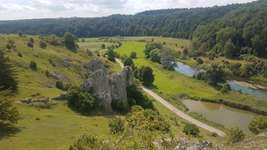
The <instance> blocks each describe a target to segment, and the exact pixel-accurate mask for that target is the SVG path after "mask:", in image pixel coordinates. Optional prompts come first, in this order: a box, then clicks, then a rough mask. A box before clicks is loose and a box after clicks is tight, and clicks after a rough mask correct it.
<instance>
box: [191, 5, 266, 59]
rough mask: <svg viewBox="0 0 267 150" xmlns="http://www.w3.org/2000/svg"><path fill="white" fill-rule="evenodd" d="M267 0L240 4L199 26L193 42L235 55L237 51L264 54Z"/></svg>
mask: <svg viewBox="0 0 267 150" xmlns="http://www.w3.org/2000/svg"><path fill="white" fill-rule="evenodd" d="M266 7H267V3H266V1H263V0H262V1H257V2H254V3H251V4H247V5H240V6H239V8H238V9H236V10H235V11H233V12H230V13H228V14H226V15H225V16H224V17H222V18H220V19H218V20H217V21H212V22H210V23H207V24H205V25H201V26H198V28H197V29H196V30H195V32H194V34H193V45H194V48H195V49H198V50H200V51H202V50H201V48H202V47H204V50H205V51H213V52H214V53H216V54H218V55H222V54H224V55H225V56H226V57H228V58H236V57H238V56H239V54H253V55H256V56H259V57H267V51H266V50H267V42H266V41H267V36H266V35H267V27H266V26H267V21H266V14H267V11H266V9H265V8H266ZM263 18H264V19H263Z"/></svg>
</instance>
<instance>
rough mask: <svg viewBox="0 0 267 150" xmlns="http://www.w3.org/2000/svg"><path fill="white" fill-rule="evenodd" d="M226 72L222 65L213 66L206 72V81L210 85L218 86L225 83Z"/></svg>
mask: <svg viewBox="0 0 267 150" xmlns="http://www.w3.org/2000/svg"><path fill="white" fill-rule="evenodd" d="M224 76H225V72H224V70H223V68H222V66H221V65H218V64H212V65H211V66H210V67H209V68H208V69H207V71H206V79H207V81H208V83H209V84H210V85H214V86H217V84H218V83H221V82H225V80H224Z"/></svg>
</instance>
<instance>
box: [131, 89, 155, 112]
mask: <svg viewBox="0 0 267 150" xmlns="http://www.w3.org/2000/svg"><path fill="white" fill-rule="evenodd" d="M127 97H128V102H129V105H130V106H134V105H139V106H141V107H143V108H150V109H153V103H152V102H151V101H150V100H149V99H148V97H146V96H145V95H144V94H143V93H142V90H141V89H140V88H138V86H137V85H135V84H134V85H132V86H129V87H127Z"/></svg>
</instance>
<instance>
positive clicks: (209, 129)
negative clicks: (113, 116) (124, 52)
mask: <svg viewBox="0 0 267 150" xmlns="http://www.w3.org/2000/svg"><path fill="white" fill-rule="evenodd" d="M116 62H118V63H119V64H120V66H121V67H122V68H123V67H124V65H123V63H122V62H121V61H120V60H119V59H116ZM142 89H143V91H144V92H146V93H147V94H148V95H150V96H152V97H153V98H154V99H155V100H157V101H158V102H160V103H161V104H162V105H164V106H165V107H166V108H168V109H169V110H170V111H172V112H173V113H175V114H176V115H177V116H179V117H181V118H183V119H184V120H186V121H188V122H190V123H192V124H194V125H196V126H198V127H200V128H203V129H205V130H207V131H209V132H211V133H216V134H217V135H219V136H221V137H224V136H225V133H224V132H223V131H221V130H219V129H216V128H214V127H212V126H209V125H207V124H205V123H203V122H200V121H198V120H196V119H195V118H193V117H191V116H189V115H188V114H186V113H184V112H183V111H180V110H178V109H177V108H176V107H174V106H173V105H172V104H170V103H169V102H168V101H166V100H164V99H163V98H162V97H160V96H159V95H158V94H156V93H155V92H153V91H152V90H149V89H147V88H145V87H142Z"/></svg>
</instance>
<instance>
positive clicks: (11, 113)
mask: <svg viewBox="0 0 267 150" xmlns="http://www.w3.org/2000/svg"><path fill="white" fill-rule="evenodd" d="M2 92H3V91H2ZM0 94H1V93H0ZM0 114H1V115H0V123H8V124H12V123H16V122H17V120H18V119H19V112H18V111H17V109H16V107H14V106H13V101H11V100H8V99H0Z"/></svg>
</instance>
